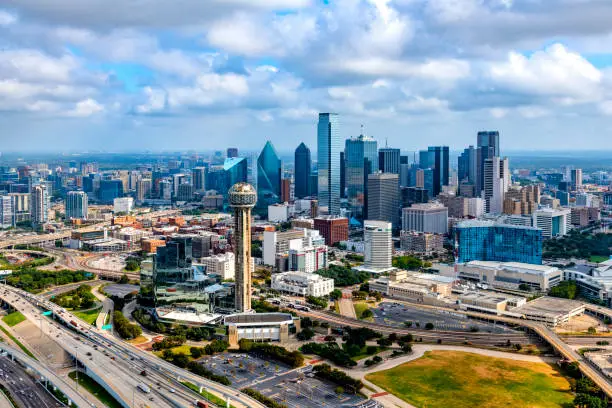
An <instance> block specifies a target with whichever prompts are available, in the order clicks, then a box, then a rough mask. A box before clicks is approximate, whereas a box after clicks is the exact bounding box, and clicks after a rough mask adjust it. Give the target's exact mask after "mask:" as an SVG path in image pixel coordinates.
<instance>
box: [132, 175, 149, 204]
mask: <svg viewBox="0 0 612 408" xmlns="http://www.w3.org/2000/svg"><path fill="white" fill-rule="evenodd" d="M152 188H153V182H152V181H151V179H149V178H143V179H140V180H138V181H137V182H136V200H138V201H140V202H142V201H144V200H146V199H147V198H150V197H151V189H152Z"/></svg>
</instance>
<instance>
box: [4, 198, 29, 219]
mask: <svg viewBox="0 0 612 408" xmlns="http://www.w3.org/2000/svg"><path fill="white" fill-rule="evenodd" d="M9 197H11V200H12V207H13V225H17V224H18V223H21V222H29V221H30V220H31V214H30V194H28V193H9Z"/></svg>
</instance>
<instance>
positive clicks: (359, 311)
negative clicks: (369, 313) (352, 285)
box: [353, 302, 374, 320]
mask: <svg viewBox="0 0 612 408" xmlns="http://www.w3.org/2000/svg"><path fill="white" fill-rule="evenodd" d="M353 306H354V307H355V315H356V316H357V318H358V319H362V315H363V312H365V311H366V310H370V307H371V305H369V304H367V303H365V302H357V303H354V304H353ZM364 320H374V319H373V318H372V317H368V318H366V319H364Z"/></svg>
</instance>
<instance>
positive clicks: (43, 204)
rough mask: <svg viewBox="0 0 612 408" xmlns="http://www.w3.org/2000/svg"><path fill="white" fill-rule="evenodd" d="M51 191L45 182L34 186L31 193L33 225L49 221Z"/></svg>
mask: <svg viewBox="0 0 612 408" xmlns="http://www.w3.org/2000/svg"><path fill="white" fill-rule="evenodd" d="M50 207H51V204H50V202H49V191H48V190H47V187H46V186H45V185H44V184H40V185H36V186H32V192H31V193H30V219H31V221H32V225H34V226H40V225H43V224H46V223H47V222H48V221H49V208H50Z"/></svg>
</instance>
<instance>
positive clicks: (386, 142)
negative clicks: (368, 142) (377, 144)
mask: <svg viewBox="0 0 612 408" xmlns="http://www.w3.org/2000/svg"><path fill="white" fill-rule="evenodd" d="M385 147H389V138H388V137H385Z"/></svg>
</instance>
